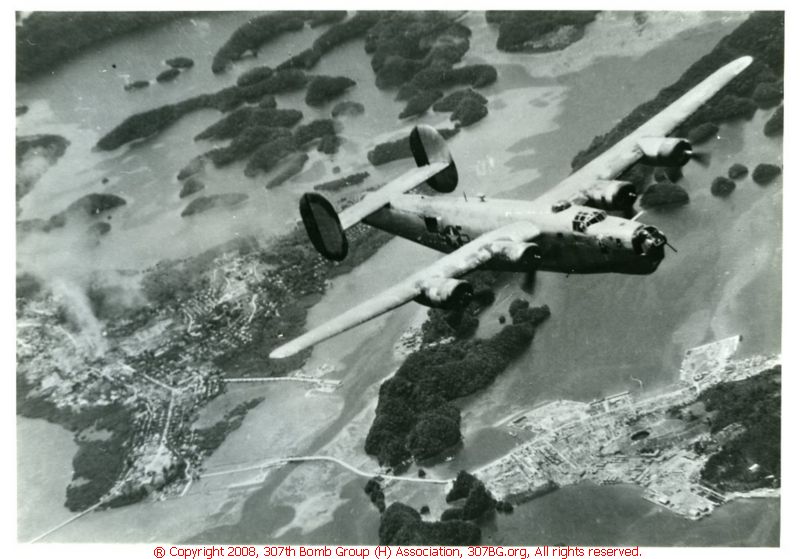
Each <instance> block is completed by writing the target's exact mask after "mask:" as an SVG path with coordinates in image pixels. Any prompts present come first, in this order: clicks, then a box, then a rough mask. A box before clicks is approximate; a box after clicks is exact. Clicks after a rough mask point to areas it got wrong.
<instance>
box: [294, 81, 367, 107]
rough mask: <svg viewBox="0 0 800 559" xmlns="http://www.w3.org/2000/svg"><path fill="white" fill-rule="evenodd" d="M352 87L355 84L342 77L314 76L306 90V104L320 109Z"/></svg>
mask: <svg viewBox="0 0 800 559" xmlns="http://www.w3.org/2000/svg"><path fill="white" fill-rule="evenodd" d="M354 85H356V82H354V81H353V80H351V79H350V78H346V77H344V76H336V77H332V76H315V77H314V78H313V79H312V80H311V81H310V82H309V84H308V88H307V89H306V104H307V105H309V106H311V107H320V106H322V105H324V104H325V103H327V102H328V101H331V100H332V99H335V98H336V97H339V96H340V95H342V94H343V93H344V92H345V91H347V90H348V89H350V88H351V87H353V86H354Z"/></svg>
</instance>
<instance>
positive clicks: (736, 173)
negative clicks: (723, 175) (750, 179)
mask: <svg viewBox="0 0 800 559" xmlns="http://www.w3.org/2000/svg"><path fill="white" fill-rule="evenodd" d="M749 172H750V171H749V170H748V169H747V167H746V166H744V165H742V164H741V163H734V164H733V165H731V166H730V168H729V169H728V178H729V179H741V178H742V177H746V176H747V173H749Z"/></svg>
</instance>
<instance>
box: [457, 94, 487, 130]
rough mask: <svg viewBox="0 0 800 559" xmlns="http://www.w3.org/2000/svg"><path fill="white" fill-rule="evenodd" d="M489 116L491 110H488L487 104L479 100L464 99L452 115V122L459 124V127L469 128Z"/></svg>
mask: <svg viewBox="0 0 800 559" xmlns="http://www.w3.org/2000/svg"><path fill="white" fill-rule="evenodd" d="M488 114H489V109H487V108H486V105H485V104H483V103H481V102H480V101H478V100H477V99H464V100H463V101H461V102H460V103H459V104H458V106H457V107H456V109H455V110H454V111H453V114H451V115H450V120H452V121H455V122H457V123H458V126H469V125H470V124H475V123H476V122H478V121H479V120H481V119H482V118H483V117H485V116H486V115H488Z"/></svg>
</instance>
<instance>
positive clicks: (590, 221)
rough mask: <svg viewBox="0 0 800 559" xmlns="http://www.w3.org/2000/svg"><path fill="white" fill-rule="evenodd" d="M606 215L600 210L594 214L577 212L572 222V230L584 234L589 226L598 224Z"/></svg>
mask: <svg viewBox="0 0 800 559" xmlns="http://www.w3.org/2000/svg"><path fill="white" fill-rule="evenodd" d="M607 216H608V214H607V213H606V212H604V211H602V210H598V211H595V212H578V213H576V214H575V217H574V218H573V220H572V230H573V231H577V232H578V233H585V232H586V229H587V228H588V227H589V226H590V225H594V224H595V223H600V222H601V221H603V220H604V219H605V218H606V217H607Z"/></svg>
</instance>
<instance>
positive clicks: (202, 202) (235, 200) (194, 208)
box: [181, 192, 248, 217]
mask: <svg viewBox="0 0 800 559" xmlns="http://www.w3.org/2000/svg"><path fill="white" fill-rule="evenodd" d="M247 198H248V196H247V194H242V193H240V192H236V193H231V194H213V195H211V196H201V197H199V198H195V199H194V200H192V201H191V202H189V205H188V206H186V207H185V208H184V209H183V211H182V212H181V217H189V216H192V215H195V214H199V213H203V212H207V211H209V210H212V209H214V208H220V207H222V208H231V207H233V206H236V205H238V204H241V203H242V202H244V201H245V200H247Z"/></svg>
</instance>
